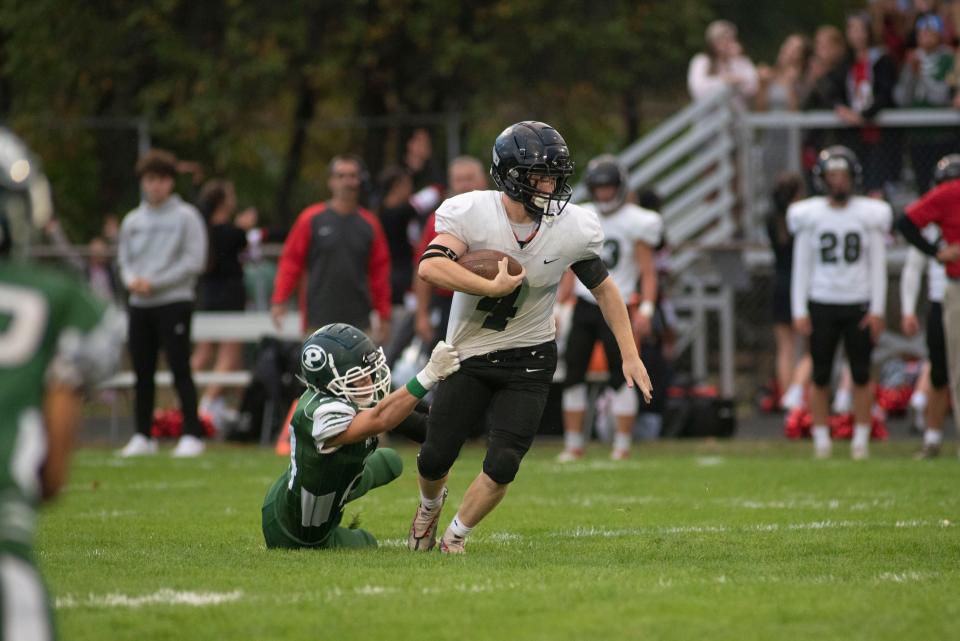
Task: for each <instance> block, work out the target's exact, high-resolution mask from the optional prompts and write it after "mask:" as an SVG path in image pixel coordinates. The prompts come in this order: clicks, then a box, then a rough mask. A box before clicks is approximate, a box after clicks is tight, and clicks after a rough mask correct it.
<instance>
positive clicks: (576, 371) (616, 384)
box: [563, 298, 624, 389]
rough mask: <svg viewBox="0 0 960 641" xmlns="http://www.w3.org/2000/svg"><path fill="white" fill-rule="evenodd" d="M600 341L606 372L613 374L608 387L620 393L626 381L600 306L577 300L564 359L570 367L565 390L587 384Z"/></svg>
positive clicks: (618, 351)
mask: <svg viewBox="0 0 960 641" xmlns="http://www.w3.org/2000/svg"><path fill="white" fill-rule="evenodd" d="M598 340H599V341H600V342H601V343H602V344H603V351H604V352H605V353H606V355H607V368H608V369H609V370H610V378H609V380H608V381H607V384H608V385H609V386H610V387H612V388H613V389H620V386H621V385H623V383H624V378H623V362H622V361H621V360H620V348H619V347H618V346H617V339H616V337H614V335H613V332H612V331H611V330H610V327H609V326H607V322H606V321H605V320H604V319H603V313H602V312H601V311H600V306H599V305H596V304H594V303H591V302H589V301H585V300H583V299H582V298H577V303H576V306H575V307H574V308H573V320H572V321H571V325H570V336H569V337H568V338H567V349H566V351H565V352H564V356H563V359H564V361H566V363H567V378H566V380H564V385H565V386H568V387H569V386H571V385H579V384H580V383H582V382H583V381H584V379H585V377H586V375H587V368H588V367H589V366H590V356H591V355H593V346H594V345H595V344H596V342H597V341H598Z"/></svg>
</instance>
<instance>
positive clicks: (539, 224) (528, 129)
mask: <svg viewBox="0 0 960 641" xmlns="http://www.w3.org/2000/svg"><path fill="white" fill-rule="evenodd" d="M490 173H491V175H492V176H493V179H494V181H495V182H496V184H497V186H498V187H499V188H500V191H473V192H469V193H466V194H461V195H459V196H455V197H454V198H450V199H448V200H446V201H445V202H444V203H443V204H442V205H441V206H440V208H439V209H438V210H437V215H436V227H437V232H438V236H437V237H436V239H434V241H433V244H431V245H430V246H429V247H428V248H427V251H425V252H424V254H423V257H422V258H421V259H420V268H419V273H420V276H421V277H422V278H423V279H424V280H426V281H428V282H430V283H432V284H433V285H436V286H438V287H443V288H446V289H452V290H454V291H455V292H456V293H455V294H454V298H453V307H452V309H451V313H450V324H449V327H448V328H447V342H448V343H451V344H453V345H455V346H456V348H457V351H458V352H459V354H460V360H461V363H460V371H459V372H457V373H456V374H454V375H452V376H450V377H449V378H447V379H446V380H445V381H443V382H442V383H440V385H438V386H437V388H436V391H435V392H434V400H433V405H432V407H431V410H430V418H429V424H428V429H427V439H426V441H425V442H424V444H423V446H422V447H421V449H420V454H419V456H418V458H417V469H418V472H419V484H420V505H419V506H418V508H417V513H416V515H415V517H414V520H413V524H412V525H411V527H410V534H409V537H408V544H409V547H410V548H411V549H412V550H429V549H431V548H433V547H434V545H435V543H436V530H437V523H438V521H439V519H440V510H441V507H442V506H443V502H444V500H445V498H446V494H447V490H446V479H447V474H448V472H449V470H450V468H451V467H452V466H453V463H454V461H456V459H457V456H458V455H459V453H460V448H461V447H462V446H463V443H464V441H465V439H466V437H467V434H469V433H470V431H471V429H472V427H473V424H474V423H476V422H477V421H483V420H487V421H488V424H489V426H490V432H489V438H488V440H487V454H486V458H485V459H484V461H483V471H482V472H481V473H480V474H479V475H478V476H477V477H476V479H474V481H473V483H472V484H471V485H470V487H469V489H468V490H467V492H466V494H465V495H464V498H463V502H462V504H461V506H460V510H459V511H458V512H457V515H456V516H455V517H454V519H453V521H452V523H451V524H450V527H448V528H447V530H446V532H445V533H444V535H443V538H442V540H441V542H440V549H441V551H443V552H447V553H460V552H463V549H464V541H465V539H466V537H467V535H468V534H469V533H470V531H471V530H472V529H473V528H474V527H476V525H477V524H478V523H480V521H481V520H482V519H483V518H484V517H485V516H486V515H487V514H489V513H490V511H491V510H493V508H494V507H496V505H497V504H498V503H499V502H500V501H501V500H502V499H503V497H504V496H505V495H506V492H507V487H508V486H509V484H510V483H511V482H512V481H513V479H514V477H516V474H517V471H518V469H519V467H520V461H521V459H522V458H523V456H524V455H525V454H526V452H527V450H528V449H529V448H530V445H531V444H532V442H533V437H534V435H535V433H536V430H537V426H538V424H539V422H540V416H541V414H542V413H543V408H544V406H545V405H546V400H547V394H548V392H549V388H550V383H551V381H552V379H553V373H554V369H555V368H556V365H557V345H556V342H555V341H554V334H555V324H554V320H553V308H554V303H555V302H556V297H557V287H558V285H559V283H560V278H561V277H562V276H563V273H564V272H565V271H566V270H567V268H569V267H572V268H573V271H574V273H576V274H577V277H578V278H579V279H580V280H581V281H582V282H583V283H584V284H585V285H586V286H587V287H588V288H589V289H590V290H591V291H592V292H593V295H594V296H595V297H596V299H597V302H598V304H599V306H600V309H601V310H602V312H603V315H604V318H605V319H606V321H607V322H608V323H609V324H610V326H611V328H612V329H613V333H614V336H616V338H617V344H618V346H619V348H620V354H621V357H622V360H623V368H622V369H623V376H624V379H625V380H626V381H627V383H628V384H629V385H637V386H639V387H640V389H641V391H642V392H643V394H644V396H645V397H646V398H647V399H649V397H650V379H649V377H648V376H647V371H646V368H645V367H644V366H643V362H642V361H641V360H640V355H639V353H638V352H637V346H636V343H635V342H634V339H633V331H632V328H631V326H630V319H629V317H628V316H627V310H626V306H625V305H624V303H623V299H622V298H621V297H620V292H619V290H618V289H617V285H616V283H614V281H613V279H611V278H609V277H608V272H607V268H606V267H605V266H604V264H603V261H602V260H601V259H600V250H601V246H602V243H603V232H602V231H601V229H600V222H599V221H598V220H597V216H596V214H594V213H593V212H591V211H589V210H586V209H584V208H582V207H578V206H576V205H570V204H568V202H569V200H570V194H571V189H570V186H569V185H568V184H567V180H568V178H569V177H570V175H571V174H572V173H573V163H572V162H571V160H570V152H569V150H568V149H567V145H566V143H565V142H564V140H563V138H562V137H561V136H560V134H559V133H558V132H557V130H556V129H554V128H553V127H551V126H549V125H546V124H544V123H542V122H530V121H528V122H519V123H516V124H514V125H511V126H510V127H507V128H506V129H505V130H504V131H503V132H502V133H501V134H500V135H499V136H497V139H496V141H495V142H494V146H493V165H492V167H491V169H490ZM479 249H495V250H499V251H502V252H505V253H507V254H509V255H510V256H512V257H513V258H515V259H516V260H517V261H519V262H520V264H521V265H522V266H523V268H524V269H523V271H522V272H521V273H520V274H519V275H517V276H510V275H509V274H508V272H507V260H506V259H503V260H502V261H500V272H499V274H498V275H497V277H496V278H495V279H494V280H486V279H484V278H482V277H480V276H478V275H476V274H474V273H473V272H471V271H469V270H467V269H465V268H463V267H462V266H460V265H458V264H457V263H456V262H455V259H456V258H457V257H458V256H461V255H463V254H464V253H465V252H467V251H475V250H479Z"/></svg>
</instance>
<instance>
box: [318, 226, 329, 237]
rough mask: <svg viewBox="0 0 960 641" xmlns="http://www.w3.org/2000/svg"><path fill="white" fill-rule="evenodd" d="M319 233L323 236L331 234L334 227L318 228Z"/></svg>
mask: <svg viewBox="0 0 960 641" xmlns="http://www.w3.org/2000/svg"><path fill="white" fill-rule="evenodd" d="M317 233H318V234H320V235H321V236H329V235H330V234H332V233H333V227H321V228H320V229H318V230H317Z"/></svg>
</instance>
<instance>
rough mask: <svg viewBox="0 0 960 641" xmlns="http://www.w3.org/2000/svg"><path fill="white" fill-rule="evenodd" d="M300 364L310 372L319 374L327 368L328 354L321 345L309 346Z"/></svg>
mask: <svg viewBox="0 0 960 641" xmlns="http://www.w3.org/2000/svg"><path fill="white" fill-rule="evenodd" d="M300 362H301V364H302V365H303V369H305V370H307V371H308V372H318V371H320V370H322V369H323V368H324V367H326V366H327V353H326V352H325V351H324V350H323V348H322V347H320V346H319V345H307V347H306V349H304V350H303V354H302V355H301V356H300Z"/></svg>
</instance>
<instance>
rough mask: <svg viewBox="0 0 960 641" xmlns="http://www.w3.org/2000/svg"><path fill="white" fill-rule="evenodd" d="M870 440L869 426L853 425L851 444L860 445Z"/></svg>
mask: <svg viewBox="0 0 960 641" xmlns="http://www.w3.org/2000/svg"><path fill="white" fill-rule="evenodd" d="M869 442H870V426H869V425H860V424H857V425H855V426H854V427H853V444H854V445H857V446H860V445H866V444H867V443H869Z"/></svg>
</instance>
